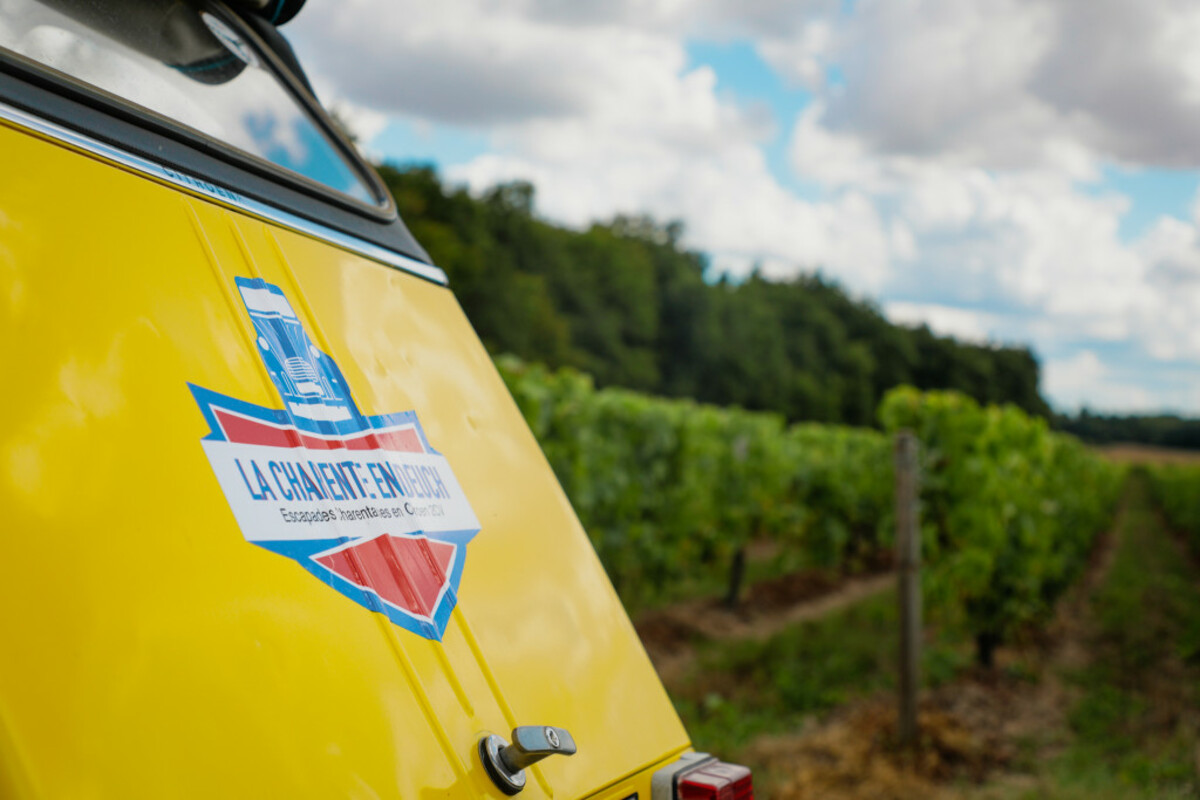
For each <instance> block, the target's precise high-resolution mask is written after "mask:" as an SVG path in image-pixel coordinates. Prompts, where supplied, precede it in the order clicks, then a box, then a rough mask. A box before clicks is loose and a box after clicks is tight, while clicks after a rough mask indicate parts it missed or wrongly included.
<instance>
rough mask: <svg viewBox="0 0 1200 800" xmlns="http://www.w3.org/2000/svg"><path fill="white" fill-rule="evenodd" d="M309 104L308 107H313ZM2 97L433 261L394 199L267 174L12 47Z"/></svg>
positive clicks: (0, 54) (1, 76) (2, 61)
mask: <svg viewBox="0 0 1200 800" xmlns="http://www.w3.org/2000/svg"><path fill="white" fill-rule="evenodd" d="M242 24H243V25H244V23H242ZM289 77H290V76H289ZM292 80H296V79H292ZM298 82H299V81H298V80H297V83H298ZM297 94H298V96H299V95H300V94H302V93H297ZM303 99H304V100H305V101H306V105H307V104H308V103H309V102H311V100H309V99H308V98H303ZM0 100H2V101H3V102H6V103H8V104H9V105H12V106H15V107H17V108H21V109H23V110H25V111H28V112H30V113H32V114H35V115H37V116H40V117H43V118H45V119H47V120H49V121H51V122H56V123H58V124H60V125H63V126H65V127H68V128H73V129H75V130H78V131H80V132H81V133H85V134H87V135H88V136H91V137H93V138H95V139H99V140H101V141H103V142H105V143H107V144H110V145H113V146H115V147H118V148H120V149H122V150H126V151H128V152H131V153H134V154H136V155H139V156H141V157H143V158H146V159H149V160H151V161H155V162H158V163H161V164H166V165H169V166H171V167H174V168H176V169H179V170H181V171H184V172H187V173H190V174H192V175H195V176H197V177H201V178H204V179H206V180H209V181H211V182H213V183H215V184H218V185H220V186H223V187H225V188H228V189H232V190H234V191H235V192H239V193H241V194H244V195H246V196H247V197H251V198H254V199H255V200H258V201H260V202H262V203H266V204H268V205H271V206H275V207H277V208H280V209H283V210H285V211H288V212H290V213H292V214H295V215H296V216H299V217H303V218H305V219H308V220H311V221H313V222H316V223H319V224H321V225H325V226H328V227H330V228H333V229H335V230H338V231H341V232H343V233H347V234H350V235H352V236H356V237H358V238H360V239H363V240H365V241H368V242H371V243H372V244H377V245H380V246H381V247H386V248H388V249H391V250H395V251H396V252H398V253H401V254H403V255H405V256H408V257H410V258H414V259H416V260H418V261H423V262H425V263H427V264H429V263H432V262H431V261H430V258H429V254H428V253H426V252H425V249H424V248H422V247H421V245H420V244H418V243H417V241H416V239H414V238H413V236H412V234H411V233H409V231H408V228H407V227H406V226H405V225H404V222H403V221H402V220H401V219H400V218H399V216H398V215H397V214H396V211H395V206H394V205H393V204H392V203H391V202H390V197H388V198H387V200H388V203H387V206H386V207H383V208H379V209H369V208H368V207H366V206H365V204H360V203H353V202H349V201H343V200H342V199H341V198H339V197H336V196H335V193H334V192H333V191H332V190H324V189H323V188H318V189H317V190H315V191H314V189H313V187H310V186H306V185H304V183H303V182H301V181H297V180H293V179H290V175H286V174H280V173H283V170H276V169H272V168H266V169H264V166H263V164H262V163H259V162H258V161H257V160H256V159H252V158H249V157H246V156H242V155H240V154H238V153H237V151H233V150H232V149H231V148H227V147H225V146H223V145H220V144H219V143H216V142H214V141H212V140H210V139H207V138H205V137H202V136H199V135H197V134H196V133H194V132H192V131H190V130H188V129H185V128H183V127H182V126H178V125H173V124H171V123H170V121H169V120H165V119H164V118H162V117H158V116H156V115H151V114H149V113H146V112H144V111H142V110H141V109H139V108H137V107H135V106H132V105H129V104H124V103H119V102H117V101H115V100H113V99H110V98H109V97H107V96H104V95H100V94H98V93H97V92H94V91H91V90H89V89H88V88H87V87H85V86H84V85H82V84H78V83H76V82H74V81H67V80H62V79H60V78H59V77H58V76H57V75H53V74H50V73H48V72H45V71H43V70H41V69H39V68H37V67H36V66H34V65H31V64H29V63H28V62H26V61H24V60H23V59H21V58H19V57H17V56H14V55H12V54H10V53H9V52H8V51H5V50H0ZM321 122H322V124H324V120H321ZM354 163H356V164H361V162H359V161H357V160H356V161H355V162H354ZM367 169H369V167H368V168H367ZM370 177H371V178H372V182H373V184H374V185H376V186H381V185H382V183H381V181H380V180H379V178H378V176H376V175H375V174H374V172H373V171H372V172H371V173H370ZM64 188H65V189H66V188H69V187H64ZM360 206H361V208H360ZM65 213H66V206H64V214H65Z"/></svg>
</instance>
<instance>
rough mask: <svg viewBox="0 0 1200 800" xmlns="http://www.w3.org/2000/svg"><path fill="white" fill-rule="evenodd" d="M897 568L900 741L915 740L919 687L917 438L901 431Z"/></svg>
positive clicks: (897, 448)
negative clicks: (898, 592) (898, 588)
mask: <svg viewBox="0 0 1200 800" xmlns="http://www.w3.org/2000/svg"><path fill="white" fill-rule="evenodd" d="M895 466H896V568H897V571H898V573H899V575H898V577H899V587H900V681H899V687H900V724H899V734H900V744H901V745H902V746H905V747H911V746H912V745H915V744H916V742H917V692H918V690H919V689H920V687H921V526H920V522H919V519H918V513H917V500H918V496H919V491H918V485H919V478H918V475H917V437H916V436H914V435H913V433H912V431H900V432H899V433H897V434H896V442H895Z"/></svg>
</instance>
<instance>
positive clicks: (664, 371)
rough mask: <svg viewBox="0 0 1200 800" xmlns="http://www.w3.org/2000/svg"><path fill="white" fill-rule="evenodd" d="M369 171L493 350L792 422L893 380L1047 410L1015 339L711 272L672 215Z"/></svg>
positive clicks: (865, 416)
mask: <svg viewBox="0 0 1200 800" xmlns="http://www.w3.org/2000/svg"><path fill="white" fill-rule="evenodd" d="M380 171H381V174H382V176H383V178H384V181H385V182H386V183H387V185H388V187H389V188H390V189H391V191H392V193H393V195H394V196H395V198H396V203H397V205H398V206H399V209H400V213H401V215H402V216H403V217H404V220H405V221H406V222H407V224H408V226H409V228H410V229H411V230H412V232H413V233H414V234H415V235H416V237H417V239H418V240H419V241H420V242H421V243H422V244H423V245H424V246H425V247H426V249H427V250H428V251H429V253H430V255H431V256H432V257H433V260H434V262H435V263H437V264H438V265H439V266H440V267H442V268H443V269H445V270H446V272H447V273H448V274H449V276H450V280H451V286H452V288H453V289H454V292H455V294H456V295H457V296H458V299H459V302H460V303H461V304H462V306H463V308H464V310H465V311H466V313H467V316H468V317H469V318H470V319H471V322H472V323H473V324H474V325H475V328H476V330H477V331H478V332H479V335H480V337H481V338H482V339H483V341H484V343H485V344H486V345H487V347H488V349H489V350H490V351H491V352H493V353H496V354H499V353H513V354H515V355H517V356H519V357H521V358H522V359H524V360H526V361H536V362H542V363H545V364H548V365H550V366H552V367H559V366H571V367H576V368H578V369H580V370H583V371H585V372H588V373H590V374H591V375H592V376H593V377H594V378H595V380H596V382H597V384H598V385H600V386H605V385H619V386H625V387H628V388H631V389H636V390H640V391H644V392H650V393H653V394H659V395H667V396H674V397H693V398H695V399H697V400H701V401H704V402H709V403H717V404H721V405H739V406H742V407H744V408H748V409H756V410H770V411H777V412H780V413H782V414H784V415H785V416H786V417H787V418H788V419H790V420H818V421H823V422H840V423H846V424H852V425H873V424H874V423H875V419H874V415H875V408H876V406H877V405H878V403H879V400H880V398H881V397H882V396H883V393H884V392H885V391H887V390H888V389H889V388H891V387H893V386H896V385H899V384H912V385H914V386H917V387H918V388H921V389H957V390H959V391H962V392H964V393H966V394H969V395H970V396H972V397H974V398H975V399H976V400H978V401H980V402H986V403H1005V402H1009V403H1014V404H1016V405H1017V406H1020V407H1021V408H1022V409H1024V410H1025V411H1027V412H1029V413H1032V414H1038V415H1043V416H1045V415H1047V414H1048V413H1049V408H1048V406H1047V405H1046V403H1045V401H1044V400H1043V399H1042V397H1041V395H1040V394H1039V393H1038V371H1039V368H1038V362H1037V359H1036V358H1035V357H1034V356H1033V354H1032V353H1031V352H1030V351H1029V350H1028V349H1026V348H1023V347H999V346H989V345H975V344H964V343H961V342H958V341H956V340H955V339H952V338H948V337H943V336H935V335H934V334H933V333H931V332H930V331H929V329H928V328H926V327H920V328H915V329H914V328H907V327H901V326H898V325H893V324H892V323H890V322H888V320H887V319H885V318H884V316H883V315H882V314H881V313H880V311H879V309H878V308H877V307H875V306H874V305H872V304H870V303H867V302H862V301H859V300H855V299H853V298H851V297H850V296H849V295H848V294H847V293H846V292H845V291H844V290H843V289H841V288H840V287H839V286H838V285H837V284H835V283H833V282H831V281H829V280H827V279H825V278H822V277H821V276H820V275H815V276H814V275H805V276H801V277H797V278H795V279H793V280H789V281H770V280H767V279H765V278H763V277H762V276H761V275H758V274H753V275H751V276H750V277H748V278H746V279H745V280H739V281H731V280H728V279H726V278H723V277H719V276H716V277H715V279H714V276H713V275H712V274H711V271H710V270H709V269H708V262H707V259H706V258H705V256H704V255H702V254H700V253H697V252H693V251H689V250H685V249H683V248H682V247H681V246H680V244H679V240H680V236H681V234H682V228H681V226H680V225H679V224H677V223H671V224H665V225H664V224H660V223H657V222H655V221H653V220H649V219H646V218H641V217H638V218H629V217H618V218H616V219H614V220H613V221H612V222H610V223H607V224H595V225H593V226H592V227H591V228H590V229H588V230H586V231H582V232H581V231H575V230H570V229H567V228H564V227H559V226H556V225H552V224H550V223H548V222H545V221H543V220H540V219H538V218H537V217H536V216H535V215H534V190H533V187H532V186H530V185H529V184H527V183H513V184H505V185H501V186H497V187H495V188H494V189H492V190H491V191H489V192H488V193H487V194H486V195H484V196H483V197H482V198H480V199H476V198H473V197H472V196H471V195H470V194H469V193H467V192H466V191H465V190H463V189H452V188H447V187H446V186H444V185H443V183H442V182H441V180H440V179H439V177H438V175H437V174H436V173H435V172H434V171H433V170H432V169H430V168H427V167H407V168H403V169H401V168H396V167H391V166H384V167H382V168H381V170H380Z"/></svg>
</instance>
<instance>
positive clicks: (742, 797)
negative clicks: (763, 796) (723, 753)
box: [652, 753, 754, 800]
mask: <svg viewBox="0 0 1200 800" xmlns="http://www.w3.org/2000/svg"><path fill="white" fill-rule="evenodd" d="M653 789H654V791H653V798H652V800H754V781H753V778H752V777H751V775H750V770H748V769H746V768H745V767H743V766H739V765H737V764H726V763H724V762H721V761H717V760H716V759H715V758H713V757H712V756H710V755H707V754H705V753H689V754H687V755H685V756H684V757H683V758H681V759H680V760H679V761H676V762H675V763H674V764H672V765H671V766H669V767H666V768H664V769H661V770H659V771H658V772H657V773H655V776H654V782H653Z"/></svg>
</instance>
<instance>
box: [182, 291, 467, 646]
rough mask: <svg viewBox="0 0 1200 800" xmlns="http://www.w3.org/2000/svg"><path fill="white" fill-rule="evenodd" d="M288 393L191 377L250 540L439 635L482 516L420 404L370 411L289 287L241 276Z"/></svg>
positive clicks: (269, 365)
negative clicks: (257, 401) (242, 389)
mask: <svg viewBox="0 0 1200 800" xmlns="http://www.w3.org/2000/svg"><path fill="white" fill-rule="evenodd" d="M236 280H237V286H238V290H239V291H240V293H241V296H242V302H243V303H245V306H246V310H247V311H248V312H249V313H250V319H251V320H252V321H253V322H254V329H255V332H256V333H257V335H258V338H257V347H258V353H259V355H260V356H261V357H262V360H263V364H264V365H265V366H266V369H267V372H268V373H269V374H270V376H271V381H272V382H273V383H274V384H275V388H276V389H278V390H279V394H280V396H281V397H282V399H283V406H284V407H283V408H282V409H273V408H265V407H263V406H257V405H253V404H251V403H247V402H243V401H241V400H237V399H234V398H232V397H226V396H225V395H222V394H218V393H216V392H213V391H210V390H208V389H205V388H202V387H200V386H196V385H194V384H188V385H189V387H190V388H191V390H192V394H193V396H195V398H196V402H197V403H199V404H200V410H201V412H202V413H203V414H204V418H205V419H206V420H207V421H208V424H209V427H210V429H211V432H210V433H209V434H208V436H205V437H204V438H203V439H202V440H201V444H202V445H203V447H204V452H205V453H206V454H207V455H208V460H209V462H210V463H211V464H212V468H213V471H214V472H215V473H216V475H217V481H218V482H219V483H220V484H221V488H222V490H224V492H225V497H226V499H228V501H229V506H230V508H231V509H233V514H234V517H236V518H237V521H238V525H239V526H240V528H241V530H242V535H243V536H245V537H246V540H247V541H249V542H251V543H253V544H256V545H258V546H259V547H263V548H266V549H267V550H270V551H271V552H273V553H278V554H279V555H282V556H286V557H288V558H291V559H293V560H295V561H296V562H298V563H299V564H300V566H302V567H304V568H305V569H306V570H308V571H309V572H311V573H312V574H313V575H315V576H317V577H318V578H320V579H321V580H322V581H323V582H325V583H327V584H328V585H329V586H331V587H332V588H334V589H336V590H337V591H339V592H341V593H342V594H343V595H345V596H346V597H348V598H350V599H351V600H353V601H355V602H356V603H359V604H360V605H362V606H365V607H366V608H368V609H370V610H372V611H377V612H379V613H380V614H384V615H385V616H387V618H388V619H390V620H391V621H392V622H394V623H396V624H397V625H399V626H400V627H402V628H404V629H406V630H409V631H412V632H413V633H417V634H419V635H421V636H424V637H426V638H428V639H434V640H440V639H441V638H442V634H443V633H444V632H445V630H446V624H447V623H448V622H449V621H450V612H451V611H453V610H454V606H455V604H456V603H457V595H456V591H457V589H458V584H459V580H460V579H461V578H462V571H463V559H464V557H465V555H466V546H467V543H468V542H469V541H470V540H471V539H472V537H474V535H475V534H476V533H478V532H479V521H478V519H476V517H475V512H474V511H472V510H471V506H470V504H469V503H468V502H467V499H466V496H465V495H464V494H463V491H462V487H460V486H459V485H458V480H457V479H456V478H455V477H454V473H453V472H452V471H451V469H450V464H449V463H448V462H447V461H446V459H445V457H443V456H442V455H441V454H440V453H438V452H437V451H435V450H434V449H433V448H432V447H430V446H429V441H428V440H427V439H426V438H425V432H424V430H422V428H421V423H420V422H419V421H418V420H417V415H416V413H415V412H412V411H406V412H403V413H399V414H385V415H382V416H373V417H366V416H363V415H362V414H361V413H360V412H359V410H358V406H357V405H355V403H354V399H353V397H352V396H351V394H350V387H349V386H348V385H347V384H346V379H345V377H343V376H342V371H341V370H340V369H339V368H338V365H337V364H336V363H335V362H334V360H333V359H332V358H330V357H329V356H328V355H326V354H325V353H322V352H321V351H320V350H318V349H317V348H316V346H315V345H314V344H313V343H312V340H311V339H310V338H309V336H308V333H307V332H306V331H305V330H304V327H303V325H302V324H301V323H300V319H299V318H298V317H297V315H296V312H295V311H293V310H292V306H291V304H290V303H289V302H288V300H287V297H285V296H284V294H283V292H282V291H281V290H280V289H279V287H278V286H273V285H271V284H269V283H266V282H265V281H263V280H261V279H258V278H255V279H250V278H237V279H236Z"/></svg>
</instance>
